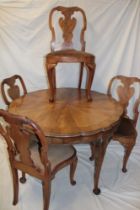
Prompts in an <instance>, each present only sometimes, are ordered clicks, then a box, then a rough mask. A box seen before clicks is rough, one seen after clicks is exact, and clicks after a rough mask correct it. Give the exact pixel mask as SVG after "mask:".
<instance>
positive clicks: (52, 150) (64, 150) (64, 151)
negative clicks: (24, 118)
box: [15, 141, 76, 173]
mask: <svg viewBox="0 0 140 210" xmlns="http://www.w3.org/2000/svg"><path fill="white" fill-rule="evenodd" d="M38 147H39V146H38V144H37V142H36V141H32V142H31V144H30V148H29V149H30V153H31V159H32V161H33V163H34V165H35V166H36V168H37V170H38V171H40V172H41V173H44V166H43V164H42V162H41V159H40V156H39V152H38ZM48 147H49V148H48V160H49V161H50V163H51V171H53V169H54V168H55V167H56V166H57V165H58V164H60V163H62V162H63V161H65V160H67V159H69V158H71V157H72V156H73V155H74V154H75V151H76V150H75V148H74V147H73V146H72V145H49V146H48ZM15 159H16V160H17V161H20V157H19V155H18V154H17V155H16V157H15Z"/></svg>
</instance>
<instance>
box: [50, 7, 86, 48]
mask: <svg viewBox="0 0 140 210" xmlns="http://www.w3.org/2000/svg"><path fill="white" fill-rule="evenodd" d="M76 26H77V27H76ZM49 27H50V30H51V34H52V39H51V50H52V51H55V50H62V49H71V48H72V49H77V48H78V49H79V50H82V51H84V50H85V40H84V34H85V30H86V27H87V20H86V15H85V13H84V11H83V10H82V9H81V8H79V7H62V6H58V7H55V8H53V9H52V10H51V12H50V15H49ZM56 31H57V32H58V31H59V33H56ZM74 32H75V33H76V34H74ZM78 33H79V37H78ZM60 34H61V35H62V36H61V37H60ZM74 35H75V36H74ZM74 38H75V39H74ZM74 41H75V42H74ZM78 42H79V43H80V46H75V44H74V43H78Z"/></svg>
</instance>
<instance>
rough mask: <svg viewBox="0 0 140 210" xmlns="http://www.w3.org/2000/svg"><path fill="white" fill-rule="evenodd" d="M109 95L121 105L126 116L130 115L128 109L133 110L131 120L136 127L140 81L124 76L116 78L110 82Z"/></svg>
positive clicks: (139, 100)
mask: <svg viewBox="0 0 140 210" xmlns="http://www.w3.org/2000/svg"><path fill="white" fill-rule="evenodd" d="M107 93H108V95H110V96H114V97H115V98H116V99H117V100H118V101H119V102H120V103H121V105H122V106H123V108H124V114H125V115H126V116H128V115H129V113H128V111H129V110H128V109H129V108H130V109H131V110H132V111H131V118H132V119H133V121H134V124H135V125H136V122H137V119H138V114H139V110H138V107H139V104H140V79H139V78H137V77H128V76H123V75H118V76H115V77H113V78H112V79H111V80H110V83H109V86H108V91H107Z"/></svg>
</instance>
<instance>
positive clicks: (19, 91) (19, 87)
mask: <svg viewBox="0 0 140 210" xmlns="http://www.w3.org/2000/svg"><path fill="white" fill-rule="evenodd" d="M1 93H2V97H3V99H4V102H5V104H6V105H8V106H9V105H10V103H11V101H13V100H14V99H16V98H18V97H20V96H21V95H23V96H24V95H26V94H27V89H26V86H25V83H24V81H23V79H22V77H21V76H20V75H13V76H11V77H8V78H6V79H4V80H3V81H2V83H1Z"/></svg>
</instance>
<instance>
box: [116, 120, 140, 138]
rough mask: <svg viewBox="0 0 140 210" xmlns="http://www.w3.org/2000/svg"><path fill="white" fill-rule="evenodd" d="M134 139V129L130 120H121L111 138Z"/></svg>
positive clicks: (135, 134) (135, 133)
mask: <svg viewBox="0 0 140 210" xmlns="http://www.w3.org/2000/svg"><path fill="white" fill-rule="evenodd" d="M121 136H122V137H123V138H124V137H133V138H134V137H136V136H137V132H136V129H135V127H134V124H133V121H132V120H131V119H130V118H125V117H124V118H122V120H121V123H120V125H119V127H118V129H117V131H116V132H115V134H114V136H113V138H119V137H121Z"/></svg>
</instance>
